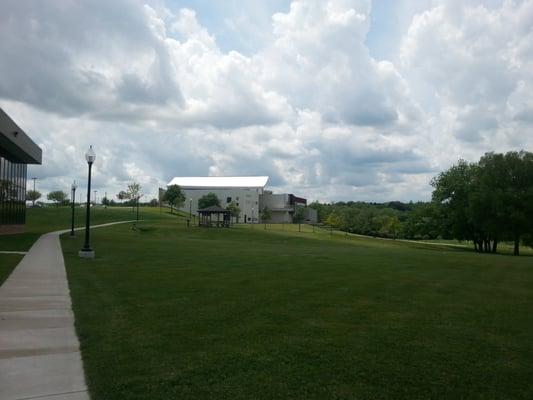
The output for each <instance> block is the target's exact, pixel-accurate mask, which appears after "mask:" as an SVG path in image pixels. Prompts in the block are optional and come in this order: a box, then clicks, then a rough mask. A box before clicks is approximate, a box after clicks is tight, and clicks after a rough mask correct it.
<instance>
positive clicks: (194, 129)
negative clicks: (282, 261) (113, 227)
mask: <svg viewBox="0 0 533 400" xmlns="http://www.w3.org/2000/svg"><path fill="white" fill-rule="evenodd" d="M0 55H1V57H0V107H2V108H3V109H4V111H6V112H7V113H8V114H9V115H10V116H11V117H12V118H13V119H14V120H15V121H16V122H17V123H18V124H19V126H20V127H21V128H22V129H23V130H24V131H25V132H26V133H28V134H29V135H30V136H31V137H32V138H33V140H34V141H35V142H36V143H37V144H38V145H39V146H40V147H41V148H42V150H43V164H42V165H40V166H30V167H29V171H28V177H29V178H31V177H36V178H37V183H36V185H37V189H38V190H40V191H41V192H42V193H47V192H49V191H52V190H63V191H65V192H69V190H70V185H71V183H72V181H73V180H76V181H77V182H78V185H79V191H78V192H79V193H80V194H83V193H84V190H86V189H85V185H86V180H87V178H86V174H87V164H86V162H85V159H84V153H85V151H86V150H87V149H88V147H89V145H92V146H93V148H94V150H95V151H96V154H97V158H96V162H95V164H94V168H93V189H95V190H97V191H98V194H97V196H98V197H99V198H101V196H102V195H103V194H104V193H107V194H108V197H114V196H115V195H116V194H117V193H118V192H119V191H120V190H124V189H125V188H126V186H127V185H128V183H131V182H133V181H135V182H139V183H140V184H141V186H142V188H143V192H144V193H145V198H147V199H149V198H154V197H156V196H157V188H158V187H163V186H164V185H165V184H166V183H167V182H169V181H170V180H171V179H172V178H173V177H175V176H205V175H210V176H235V175H268V176H270V181H269V185H268V186H269V188H270V189H273V190H274V191H276V192H289V193H294V194H296V195H299V196H304V197H307V198H308V199H309V200H318V201H328V202H329V201H346V200H354V201H377V202H383V201H392V200H400V201H410V200H413V201H418V200H429V199H430V197H431V186H430V181H431V178H432V177H434V176H435V175H437V174H438V173H439V172H440V171H443V170H445V169H446V168H449V167H450V166H451V165H453V164H454V163H456V162H457V161H458V160H459V159H465V160H468V161H477V160H478V159H479V157H480V156H482V155H483V154H484V153H485V152H490V151H495V152H505V151H510V150H522V149H523V150H528V151H532V147H533V130H532V127H533V0H523V1H521V0H504V1H496V0H490V1H489V0H487V1H471V0H442V1H436V0H410V1H407V0H397V1H390V0H375V1H370V0H293V1H289V0H269V1H253V0H250V1H246V2H243V1H237V0H227V1H212V0H183V1H181V0H168V1H163V0H144V1H136V0H114V1H107V0H91V1H77V0H55V1H49V2H31V1H20V0H4V1H3V2H2V13H1V14H0ZM32 185H33V183H32V181H31V179H29V183H28V186H29V187H30V188H31V186H32Z"/></svg>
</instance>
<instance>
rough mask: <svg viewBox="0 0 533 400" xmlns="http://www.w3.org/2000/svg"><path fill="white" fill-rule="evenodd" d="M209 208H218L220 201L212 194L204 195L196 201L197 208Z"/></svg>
mask: <svg viewBox="0 0 533 400" xmlns="http://www.w3.org/2000/svg"><path fill="white" fill-rule="evenodd" d="M211 206H219V207H220V199H219V198H218V197H217V195H216V194H214V193H212V192H211V193H207V194H206V195H204V196H202V197H200V199H199V200H198V208H200V209H201V208H206V207H211Z"/></svg>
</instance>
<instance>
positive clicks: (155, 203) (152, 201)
mask: <svg viewBox="0 0 533 400" xmlns="http://www.w3.org/2000/svg"><path fill="white" fill-rule="evenodd" d="M149 205H150V207H157V206H158V205H159V200H157V199H152V200H150V203H149Z"/></svg>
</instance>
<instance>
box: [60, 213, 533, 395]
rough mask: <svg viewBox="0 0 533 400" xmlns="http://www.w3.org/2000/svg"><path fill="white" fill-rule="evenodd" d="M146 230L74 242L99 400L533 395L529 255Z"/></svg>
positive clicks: (78, 308)
mask: <svg viewBox="0 0 533 400" xmlns="http://www.w3.org/2000/svg"><path fill="white" fill-rule="evenodd" d="M145 217H146V218H147V219H148V220H147V221H145V222H144V223H143V224H141V226H140V228H139V229H138V230H132V229H131V228H130V227H129V226H127V225H126V226H122V225H118V226H113V227H109V228H104V229H99V230H95V231H94V234H93V244H94V248H95V250H96V254H97V258H96V259H95V260H92V261H91V260H83V259H80V258H78V257H77V251H78V249H79V248H80V245H81V242H82V238H81V237H79V238H77V239H75V240H71V239H68V238H63V240H62V245H63V249H64V254H65V258H66V263H67V272H68V277H69V283H70V290H71V295H72V298H73V307H74V311H75V315H76V328H77V332H78V335H79V338H80V341H81V350H82V356H83V359H84V366H85V371H86V375H87V380H88V384H89V388H90V391H91V395H92V398H93V399H95V400H97V399H146V398H150V399H168V398H180V399H203V398H205V399H208V398H209V399H212V398H231V399H250V398H255V399H274V398H276V399H277V398H291V399H354V398H361V399H370V398H372V399H417V398H418V399H430V398H478V399H487V398H493V399H496V398H497V399H527V398H531V397H532V396H533V387H532V385H531V383H530V382H532V381H533V380H532V379H531V378H532V373H531V368H530V366H531V363H532V362H533V342H532V341H531V332H533V319H532V318H531V310H533V294H532V291H531V287H533V269H532V268H531V258H529V257H507V256H493V255H485V254H475V253H473V252H467V251H457V250H452V249H448V248H446V247H445V246H443V247H438V246H429V247H428V246H425V247H424V246H423V245H420V246H418V245H416V246H415V245H414V244H410V243H401V242H393V241H383V240H373V239H367V238H361V237H357V238H353V239H350V238H349V237H348V238H346V237H345V236H341V235H339V236H338V237H335V235H334V236H333V237H332V238H330V237H329V236H328V235H327V234H324V235H322V236H321V235H320V234H316V232H315V235H314V236H313V233H311V232H310V233H297V232H270V231H268V230H267V231H265V230H264V229H256V228H258V227H254V229H251V228H250V227H248V226H246V227H239V228H235V229H200V228H196V227H193V228H190V229H187V228H186V227H185V224H184V222H183V220H180V219H177V218H173V217H171V216H169V215H167V214H164V215H159V216H158V215H157V214H156V213H155V212H153V213H150V214H145Z"/></svg>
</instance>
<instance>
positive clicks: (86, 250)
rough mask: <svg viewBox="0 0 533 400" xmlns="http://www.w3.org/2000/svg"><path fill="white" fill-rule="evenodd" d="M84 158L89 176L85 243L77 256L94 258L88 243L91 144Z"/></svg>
mask: <svg viewBox="0 0 533 400" xmlns="http://www.w3.org/2000/svg"><path fill="white" fill-rule="evenodd" d="M85 159H86V160H87V164H89V177H88V179H87V206H86V207H87V215H86V218H85V244H84V245H83V248H82V249H81V250H80V251H79V253H78V254H79V256H80V257H84V258H94V250H93V249H91V243H90V223H91V169H92V166H93V162H94V160H95V159H96V154H95V152H94V150H93V146H91V147H89V150H88V151H87V153H85Z"/></svg>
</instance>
